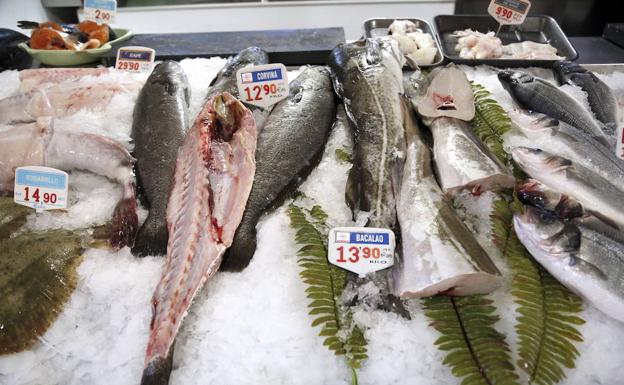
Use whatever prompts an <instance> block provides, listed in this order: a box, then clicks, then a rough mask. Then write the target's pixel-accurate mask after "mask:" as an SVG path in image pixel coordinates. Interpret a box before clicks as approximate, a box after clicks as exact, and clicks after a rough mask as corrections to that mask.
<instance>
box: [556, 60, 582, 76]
mask: <svg viewBox="0 0 624 385" xmlns="http://www.w3.org/2000/svg"><path fill="white" fill-rule="evenodd" d="M553 71H554V72H555V76H566V75H569V74H571V73H582V72H587V70H586V69H585V68H583V67H581V66H580V65H578V64H576V63H572V62H569V61H558V62H556V63H555V64H553Z"/></svg>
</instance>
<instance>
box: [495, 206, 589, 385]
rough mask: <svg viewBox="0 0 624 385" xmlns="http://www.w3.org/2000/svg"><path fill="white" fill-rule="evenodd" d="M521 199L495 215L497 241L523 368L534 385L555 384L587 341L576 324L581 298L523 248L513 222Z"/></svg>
mask: <svg viewBox="0 0 624 385" xmlns="http://www.w3.org/2000/svg"><path fill="white" fill-rule="evenodd" d="M512 207H514V209H515V210H517V209H518V202H517V201H516V200H514V201H512V202H511V203H510V202H507V200H505V199H504V198H500V199H498V200H497V201H495V203H494V209H493V212H492V215H491V219H492V224H493V236H494V243H495V244H496V245H497V247H498V248H499V249H500V250H501V252H502V254H503V256H504V257H505V258H506V259H507V261H508V262H509V264H510V266H511V270H512V274H513V277H512V291H511V293H512V295H513V296H514V297H515V302H516V304H517V305H518V308H517V313H518V316H517V317H516V325H515V329H516V333H517V335H518V355H519V357H520V358H519V359H518V362H517V364H518V366H519V367H520V368H522V370H524V371H525V372H526V373H527V374H528V375H529V383H530V384H537V385H553V384H556V383H558V382H560V381H562V380H563V379H564V378H565V372H564V368H574V361H575V359H576V358H578V356H579V352H578V350H577V349H576V347H575V346H574V342H581V341H583V337H582V335H581V333H580V332H579V331H578V329H577V328H576V326H578V325H582V324H583V323H585V321H583V319H581V318H580V317H578V315H577V314H578V313H579V312H580V311H581V310H582V301H581V299H580V298H579V297H578V296H576V295H575V294H574V293H572V292H571V291H570V290H568V289H567V288H566V287H565V286H563V285H562V284H560V283H559V282H558V281H557V280H556V279H555V278H554V277H553V276H552V275H550V274H549V273H548V271H546V270H545V269H544V268H543V267H542V266H541V265H540V264H538V263H537V262H536V261H535V260H534V259H533V257H531V255H530V254H529V253H528V251H527V250H526V249H525V248H524V246H523V245H522V243H521V242H520V240H519V239H518V237H517V236H516V234H515V231H514V229H513V224H512V217H513V211H512Z"/></svg>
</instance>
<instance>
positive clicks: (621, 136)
mask: <svg viewBox="0 0 624 385" xmlns="http://www.w3.org/2000/svg"><path fill="white" fill-rule="evenodd" d="M615 137H616V138H617V141H616V143H615V155H617V157H618V158H620V159H624V126H619V127H618V128H617V130H616V134H615Z"/></svg>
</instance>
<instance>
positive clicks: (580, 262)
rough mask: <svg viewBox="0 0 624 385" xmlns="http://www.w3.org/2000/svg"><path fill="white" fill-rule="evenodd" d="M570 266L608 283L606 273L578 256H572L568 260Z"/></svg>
mask: <svg viewBox="0 0 624 385" xmlns="http://www.w3.org/2000/svg"><path fill="white" fill-rule="evenodd" d="M568 265H570V266H573V267H575V268H577V269H579V270H582V271H583V272H585V273H586V274H589V275H593V276H594V277H595V278H597V279H599V280H602V281H606V280H607V275H606V274H605V272H604V271H602V270H600V269H599V268H598V267H597V266H596V265H594V264H593V263H591V262H588V261H586V260H584V259H583V258H581V257H579V256H578V255H574V254H571V255H570V259H569V260H568Z"/></svg>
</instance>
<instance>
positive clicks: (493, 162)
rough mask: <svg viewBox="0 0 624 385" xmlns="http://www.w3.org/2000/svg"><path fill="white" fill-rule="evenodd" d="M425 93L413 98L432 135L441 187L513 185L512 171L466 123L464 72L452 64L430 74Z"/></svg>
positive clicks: (468, 103)
mask: <svg viewBox="0 0 624 385" xmlns="http://www.w3.org/2000/svg"><path fill="white" fill-rule="evenodd" d="M432 76H433V79H432V80H431V83H430V84H429V87H428V88H427V92H426V93H425V94H424V95H422V96H421V97H419V98H418V99H417V100H415V101H414V100H413V101H412V102H413V104H415V107H416V108H417V109H418V113H419V114H420V115H421V116H423V117H424V118H425V119H426V123H427V122H428V123H427V124H428V125H429V127H430V128H431V133H432V135H433V158H434V160H435V169H436V173H437V175H438V180H439V181H440V184H441V186H442V190H444V192H446V193H449V194H451V195H452V194H455V193H457V192H459V191H461V190H463V189H471V190H473V192H475V193H478V192H480V191H483V190H495V189H501V188H510V187H513V185H514V182H515V179H514V178H513V176H512V175H511V172H510V171H509V170H508V169H507V168H506V167H505V166H504V165H503V164H502V163H501V162H500V161H499V160H498V158H496V156H494V155H493V154H492V152H491V151H490V150H489V149H488V148H487V146H486V145H485V144H484V143H483V142H482V141H481V139H479V138H478V137H477V136H476V135H475V133H474V132H473V130H472V127H470V125H469V124H468V123H467V121H470V120H472V119H473V118H474V114H475V106H474V94H473V92H472V88H471V87H470V83H469V82H468V78H467V77H466V75H465V74H464V73H463V72H462V71H461V70H459V69H457V68H456V67H455V66H448V67H446V68H443V69H441V70H438V71H437V72H434V73H433V74H432Z"/></svg>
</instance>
